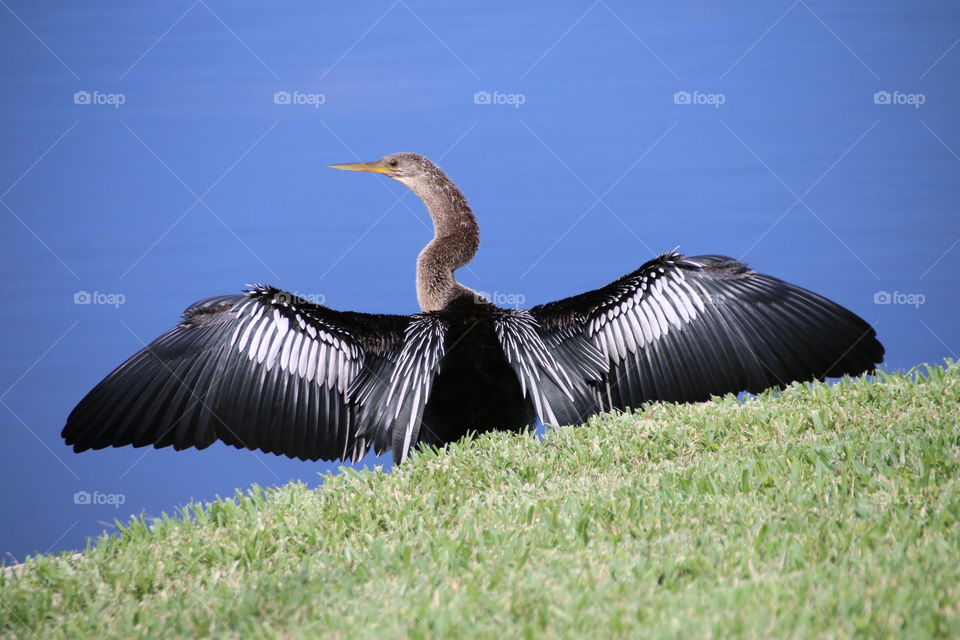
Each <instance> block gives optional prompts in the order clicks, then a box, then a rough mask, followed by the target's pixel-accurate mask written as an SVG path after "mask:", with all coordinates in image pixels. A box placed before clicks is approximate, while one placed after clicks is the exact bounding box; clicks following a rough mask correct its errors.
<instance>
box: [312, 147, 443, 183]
mask: <svg viewBox="0 0 960 640" xmlns="http://www.w3.org/2000/svg"><path fill="white" fill-rule="evenodd" d="M330 168H331V169H342V170H344V171H372V172H374V173H382V174H383V175H385V176H390V177H391V178H393V179H394V180H397V181H398V182H402V183H404V184H407V185H408V186H409V185H410V183H412V182H416V181H419V180H420V179H422V178H425V177H428V176H430V175H433V174H435V173H438V172H439V169H437V166H436V165H435V164H433V163H432V162H430V161H429V160H428V159H426V158H424V157H423V156H421V155H420V154H417V153H410V152H401V153H391V154H388V155H385V156H383V157H382V158H380V159H379V160H374V161H373V162H347V163H345V164H331V165H330Z"/></svg>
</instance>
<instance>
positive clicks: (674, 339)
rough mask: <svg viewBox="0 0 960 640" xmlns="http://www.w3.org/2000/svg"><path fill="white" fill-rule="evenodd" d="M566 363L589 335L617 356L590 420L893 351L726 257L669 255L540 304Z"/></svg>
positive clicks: (841, 370) (538, 312)
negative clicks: (596, 285) (597, 285)
mask: <svg viewBox="0 0 960 640" xmlns="http://www.w3.org/2000/svg"><path fill="white" fill-rule="evenodd" d="M530 314H531V315H532V316H533V317H534V318H535V319H536V320H537V321H538V323H539V327H540V328H539V331H540V334H541V336H542V337H543V339H544V343H545V344H547V345H548V347H549V348H550V350H551V351H552V352H553V354H554V357H555V358H556V360H557V361H558V362H564V363H568V362H569V360H570V359H572V358H576V357H577V354H578V353H581V352H582V351H583V344H584V342H586V343H588V344H589V345H591V346H592V347H594V348H595V349H596V350H597V351H599V352H600V353H601V354H602V356H603V358H604V360H605V364H606V370H605V371H603V372H602V378H603V379H602V380H601V381H599V382H598V381H596V380H595V379H594V378H592V374H593V373H594V372H593V371H591V372H588V375H585V376H584V375H583V373H582V372H581V371H579V369H578V368H577V367H576V366H572V367H571V366H569V365H568V366H567V370H568V371H571V372H574V371H576V372H578V374H579V375H581V376H583V377H582V379H583V380H585V381H589V383H590V384H591V385H593V386H595V387H596V389H597V391H598V392H597V399H598V401H597V402H595V403H581V404H579V406H578V409H579V411H580V418H581V420H585V419H586V418H587V417H589V416H590V415H592V414H594V413H596V412H598V411H602V410H608V409H626V408H627V407H638V406H640V405H642V404H643V403H644V402H649V401H653V400H663V401H681V402H686V401H700V400H706V399H708V398H710V397H711V396H714V395H722V394H725V393H731V392H733V393H735V392H738V391H749V392H754V393H756V392H759V391H762V390H763V389H766V388H769V387H773V386H782V385H785V384H788V383H790V382H793V381H796V380H812V379H822V378H825V377H838V376H842V375H847V374H848V375H859V374H862V373H865V372H869V371H872V370H873V369H874V367H875V366H876V365H877V364H878V363H880V362H882V360H883V352H884V350H883V346H882V345H881V344H880V342H879V341H877V339H876V332H875V331H874V330H873V328H872V327H871V326H870V325H868V324H867V323H866V322H865V321H864V320H863V319H861V318H860V317H858V316H856V315H855V314H853V313H852V312H850V311H848V310H847V309H845V308H843V307H841V306H840V305H838V304H836V303H834V302H831V301H830V300H827V299H826V298H824V297H822V296H819V295H817V294H815V293H812V292H810V291H807V290H806V289H802V288H801V287H798V286H796V285H792V284H789V283H787V282H784V281H782V280H779V279H777V278H774V277H771V276H768V275H763V274H759V273H756V272H754V271H752V270H750V269H749V268H748V267H747V265H745V264H743V263H741V262H739V261H737V260H733V259H732V258H727V257H724V256H715V255H708V256H694V257H684V256H682V255H680V254H677V253H669V254H663V255H661V256H659V257H657V258H655V259H654V260H651V261H649V262H647V263H646V264H644V265H643V266H642V267H640V268H639V269H638V270H637V271H634V272H633V273H631V274H628V275H626V276H624V277H623V278H620V279H619V280H616V281H614V282H612V283H610V284H609V285H607V286H605V287H602V288H600V289H597V290H595V291H590V292H587V293H584V294H582V295H579V296H574V297H571V298H566V299H564V300H559V301H557V302H551V303H548V304H544V305H540V306H537V307H534V308H533V309H531V310H530Z"/></svg>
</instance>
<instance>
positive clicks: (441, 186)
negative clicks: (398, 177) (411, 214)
mask: <svg viewBox="0 0 960 640" xmlns="http://www.w3.org/2000/svg"><path fill="white" fill-rule="evenodd" d="M403 182H404V183H405V184H406V185H407V186H408V187H409V188H410V190H411V191H413V192H414V193H415V194H416V195H417V196H418V197H419V198H420V200H422V201H423V204H424V205H426V207H427V211H428V212H430V217H431V218H432V219H433V230H434V236H433V240H431V241H430V242H429V243H427V246H425V247H424V248H423V251H421V252H420V256H419V257H418V258H417V302H419V303H420V309H421V310H422V311H437V310H440V309H442V308H443V307H444V306H445V305H446V304H447V303H448V302H450V301H451V300H453V299H454V298H457V297H459V296H461V295H464V294H467V295H470V294H474V295H475V292H474V291H473V290H472V289H469V288H468V287H465V286H463V285H462V284H460V283H459V282H457V280H456V278H455V277H454V275H453V272H454V271H455V270H456V269H459V268H460V267H462V266H464V265H466V264H467V263H468V262H470V261H471V260H472V259H473V256H474V255H476V253H477V247H478V246H479V245H480V229H479V227H478V226H477V219H476V218H475V217H474V215H473V212H472V211H471V210H470V206H469V205H468V204H467V199H466V198H464V197H463V194H462V193H460V190H459V189H457V187H456V185H454V184H453V182H451V181H450V179H449V178H447V176H446V175H444V174H443V173H442V172H441V171H440V170H439V169H437V170H436V171H435V172H433V171H432V172H430V173H428V174H426V175H423V176H420V177H418V178H417V179H413V180H408V181H407V180H404V181H403Z"/></svg>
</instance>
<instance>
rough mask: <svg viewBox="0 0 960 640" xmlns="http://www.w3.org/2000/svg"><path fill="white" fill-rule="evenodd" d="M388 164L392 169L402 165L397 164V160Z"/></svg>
mask: <svg viewBox="0 0 960 640" xmlns="http://www.w3.org/2000/svg"><path fill="white" fill-rule="evenodd" d="M387 164H389V165H390V166H391V167H395V166H397V165H398V164H400V163H399V162H397V161H396V160H391V161H390V162H388V163H387Z"/></svg>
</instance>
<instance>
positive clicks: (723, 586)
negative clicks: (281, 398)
mask: <svg viewBox="0 0 960 640" xmlns="http://www.w3.org/2000/svg"><path fill="white" fill-rule="evenodd" d="M958 406H960V366H957V365H954V364H948V366H947V367H945V368H939V367H938V368H930V367H927V368H926V369H925V371H924V372H923V373H917V372H914V373H913V374H912V375H899V374H896V375H883V376H879V377H878V378H876V379H874V380H873V381H867V380H859V379H858V380H853V381H844V382H842V383H840V384H837V385H835V386H826V385H793V386H792V387H790V388H789V389H787V390H786V391H784V392H782V393H778V394H773V393H767V394H764V395H762V396H760V397H759V398H757V399H756V400H750V401H748V402H746V403H744V404H742V405H741V404H739V403H738V402H737V401H736V400H735V399H734V398H732V397H727V398H723V399H717V400H714V401H713V402H709V403H704V404H698V405H685V406H678V405H654V406H651V407H649V408H648V409H646V410H645V411H639V412H637V413H634V414H627V415H605V416H600V417H598V418H595V419H593V420H591V421H590V423H589V424H588V425H587V426H585V427H577V428H566V429H559V430H555V431H552V432H550V433H549V434H548V436H547V437H546V438H545V440H544V441H543V442H542V443H541V442H537V441H536V440H535V439H534V438H531V437H529V436H515V435H509V434H494V435H489V436H484V437H481V438H479V439H477V440H475V441H472V442H461V443H458V444H455V445H452V446H451V447H449V448H448V449H447V450H444V451H440V452H423V453H420V454H419V455H417V456H416V457H415V458H414V459H413V460H412V461H411V462H410V463H409V464H405V465H404V466H403V467H402V468H400V469H397V470H396V471H394V472H392V473H389V474H384V473H381V472H378V471H374V472H356V471H352V470H347V471H345V472H344V473H342V474H338V475H334V476H328V477H326V478H325V480H324V486H323V487H322V488H321V489H317V490H308V489H306V488H305V487H304V486H303V485H289V486H286V487H284V488H282V489H278V490H266V491H264V490H261V489H259V488H256V487H254V488H253V489H252V490H251V491H249V492H248V493H246V494H241V493H238V495H237V496H236V497H235V498H234V499H231V500H223V501H220V502H214V503H211V504H208V505H205V506H203V507H201V506H198V505H192V506H190V507H188V508H186V509H185V510H184V511H183V512H182V513H180V514H178V516H177V517H164V518H162V519H159V520H151V521H144V520H139V519H138V520H134V521H132V522H130V523H127V524H125V525H123V527H122V528H121V532H120V534H119V535H114V536H109V537H106V536H104V537H102V538H100V539H99V540H97V541H96V543H95V544H94V545H93V546H92V547H91V548H90V549H88V550H87V551H86V552H85V553H84V554H82V555H81V556H78V557H70V556H69V555H67V554H63V555H61V556H41V557H35V558H31V559H30V560H29V561H28V562H27V563H26V564H25V565H24V566H23V567H21V568H19V569H18V570H17V571H15V572H13V573H11V574H9V575H6V576H4V575H2V574H0V601H2V606H0V635H3V636H5V637H6V636H14V635H20V636H24V637H30V636H31V635H33V634H34V633H36V634H37V635H39V636H43V637H64V638H66V637H71V638H72V637H122V638H125V637H129V636H134V635H144V636H150V637H160V636H161V635H162V634H166V635H165V636H164V637H168V638H172V637H176V636H184V637H196V636H208V635H209V636H217V637H231V636H250V637H258V638H259V637H264V638H271V637H299V636H308V637H315V636H321V637H340V638H403V637H412V638H430V637H457V638H466V637H487V638H515V637H534V636H536V637H540V636H550V637H568V638H573V637H591V638H609V637H628V636H629V637H640V636H644V637H647V636H654V637H679V638H688V637H702V636H716V637H727V636H744V637H760V636H769V635H781V636H782V635H787V636H798V637H809V636H824V635H826V636H849V635H855V634H856V635H864V636H869V637H876V636H893V635H897V636H907V637H910V636H912V637H930V636H952V637H957V636H960V530H958V519H960V473H958V472H960V422H958V415H957V414H958Z"/></svg>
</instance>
